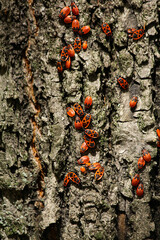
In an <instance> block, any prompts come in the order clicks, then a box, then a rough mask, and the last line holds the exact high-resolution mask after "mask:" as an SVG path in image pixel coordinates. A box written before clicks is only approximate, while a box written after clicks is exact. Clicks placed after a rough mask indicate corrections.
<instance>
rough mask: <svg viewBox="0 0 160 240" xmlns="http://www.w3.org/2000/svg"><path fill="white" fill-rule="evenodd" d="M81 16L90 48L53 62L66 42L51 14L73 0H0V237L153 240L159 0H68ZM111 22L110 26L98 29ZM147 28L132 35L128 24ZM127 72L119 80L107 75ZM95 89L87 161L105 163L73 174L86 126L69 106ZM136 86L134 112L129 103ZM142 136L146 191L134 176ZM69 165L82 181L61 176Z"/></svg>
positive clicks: (70, 37) (66, 29) (159, 184)
mask: <svg viewBox="0 0 160 240" xmlns="http://www.w3.org/2000/svg"><path fill="white" fill-rule="evenodd" d="M76 4H77V5H78V7H79V10H80V17H79V20H80V24H81V26H83V25H90V26H91V33H90V34H88V36H86V37H84V39H87V41H88V49H87V51H85V52H84V51H83V50H82V51H81V52H80V53H79V54H76V55H75V59H74V60H73V61H72V66H71V70H65V71H64V72H63V73H62V74H61V75H60V74H58V72H57V69H56V62H57V60H59V58H60V50H61V49H62V47H63V46H65V45H66V44H69V43H72V44H73V43H74V39H75V34H74V33H73V31H72V29H71V25H69V26H66V25H65V24H64V23H63V21H61V20H60V19H59V17H58V15H59V12H60V10H61V9H62V8H63V7H64V6H65V5H68V6H70V0H66V1H61V0H56V1H55V0H50V1H47V0H28V1H27V0H26V1H20V0H11V1H5V0H0V36H1V38H0V55H1V58H0V87H1V89H0V103H1V104H0V106H1V108H0V201H1V205H0V238H1V239H3V240H11V239H13V240H15V239H18V240H29V239H31V240H38V239H42V240H51V239H52V240H53V239H55V240H58V239H59V240H62V239H64V240H70V239H73V240H77V239H83V240H89V239H92V240H105V239H107V240H114V239H119V240H124V239H129V240H135V239H137V240H154V239H157V240H158V239H160V228H159V222H160V165H159V155H158V151H157V146H156V141H157V136H156V131H155V130H156V128H157V127H159V126H158V124H159V121H160V68H159V66H158V64H159V59H160V54H159V52H158V48H159V42H158V41H159V39H158V33H159V34H160V24H159V22H158V16H159V12H160V3H159V2H158V1H157V0H152V1H147V0H126V1H123V0H114V1H105V0H99V1H97V0H76ZM102 22H107V23H108V24H110V26H111V29H112V33H113V35H112V37H110V38H107V37H106V36H105V34H104V33H103V32H102V30H101V24H102ZM144 24H145V26H146V31H145V35H144V37H143V38H141V39H140V40H138V41H133V39H127V33H126V30H127V29H128V28H131V27H133V28H138V27H139V28H140V27H142V26H143V25H144ZM118 75H121V76H123V77H124V78H126V79H127V80H128V82H129V89H128V90H127V91H123V90H122V89H120V87H119V86H118V84H117V81H116V80H115V78H116V76H118ZM87 95H90V96H92V98H93V107H92V109H91V115H92V117H93V121H92V125H93V128H94V129H96V130H97V131H98V132H99V134H100V139H99V141H98V143H97V145H96V148H95V149H93V150H90V151H89V153H88V156H89V157H90V159H91V162H100V163H101V165H102V166H103V167H104V169H105V172H104V176H103V178H102V180H101V181H100V182H99V183H96V182H95V180H94V173H93V172H90V173H88V174H87V175H86V176H84V175H82V174H81V173H80V167H79V165H78V164H77V159H79V158H80V151H79V150H80V145H81V144H82V142H83V131H82V132H78V131H76V130H75V128H74V121H73V119H70V118H68V117H67V115H66V107H67V106H73V104H74V103H75V102H79V103H80V104H82V105H83V101H84V99H85V97H86V96H87ZM133 95H137V96H138V105H137V108H136V109H135V111H131V110H130V108H129V101H130V98H131V97H132V96H133ZM143 147H145V148H146V149H147V150H148V151H149V152H150V153H151V156H152V161H151V163H150V164H146V167H145V168H144V170H143V171H141V173H140V176H141V180H142V182H143V184H144V196H143V198H138V197H137V196H136V192H135V189H134V188H133V187H132V186H131V177H132V176H133V175H134V174H135V173H136V172H137V160H138V158H139V157H140V156H141V150H142V148H143ZM69 171H75V172H76V173H77V174H78V175H79V177H80V179H81V185H80V186H75V185H74V184H71V185H70V187H69V188H66V189H65V188H64V187H63V180H64V177H65V175H66V173H68V172H69Z"/></svg>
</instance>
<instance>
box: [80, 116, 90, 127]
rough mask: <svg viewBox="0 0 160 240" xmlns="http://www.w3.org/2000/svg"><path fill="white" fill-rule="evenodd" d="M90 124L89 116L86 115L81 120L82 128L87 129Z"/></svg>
mask: <svg viewBox="0 0 160 240" xmlns="http://www.w3.org/2000/svg"><path fill="white" fill-rule="evenodd" d="M90 122H91V114H89V113H87V114H86V115H85V116H84V118H83V120H82V124H83V127H84V128H87V127H88V126H89V124H90Z"/></svg>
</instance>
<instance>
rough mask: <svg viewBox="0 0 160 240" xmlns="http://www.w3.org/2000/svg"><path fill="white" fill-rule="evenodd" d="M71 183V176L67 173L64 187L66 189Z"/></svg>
mask: <svg viewBox="0 0 160 240" xmlns="http://www.w3.org/2000/svg"><path fill="white" fill-rule="evenodd" d="M69 181H70V178H69V174H68V173H67V175H66V176H65V178H64V186H65V187H66V186H67V184H68V183H69Z"/></svg>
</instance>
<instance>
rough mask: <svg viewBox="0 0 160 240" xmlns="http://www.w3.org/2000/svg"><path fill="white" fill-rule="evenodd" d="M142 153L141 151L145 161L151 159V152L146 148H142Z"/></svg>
mask: <svg viewBox="0 0 160 240" xmlns="http://www.w3.org/2000/svg"><path fill="white" fill-rule="evenodd" d="M142 153H143V159H144V160H145V161H146V162H150V161H151V154H150V153H149V152H148V151H147V150H146V149H143V150H142Z"/></svg>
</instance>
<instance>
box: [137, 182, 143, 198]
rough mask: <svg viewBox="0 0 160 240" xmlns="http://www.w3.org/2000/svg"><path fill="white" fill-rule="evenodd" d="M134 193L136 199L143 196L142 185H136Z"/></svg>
mask: <svg viewBox="0 0 160 240" xmlns="http://www.w3.org/2000/svg"><path fill="white" fill-rule="evenodd" d="M136 193H137V196H138V197H142V196H143V194H144V187H143V184H142V183H140V184H139V185H138V187H137V191H136Z"/></svg>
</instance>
